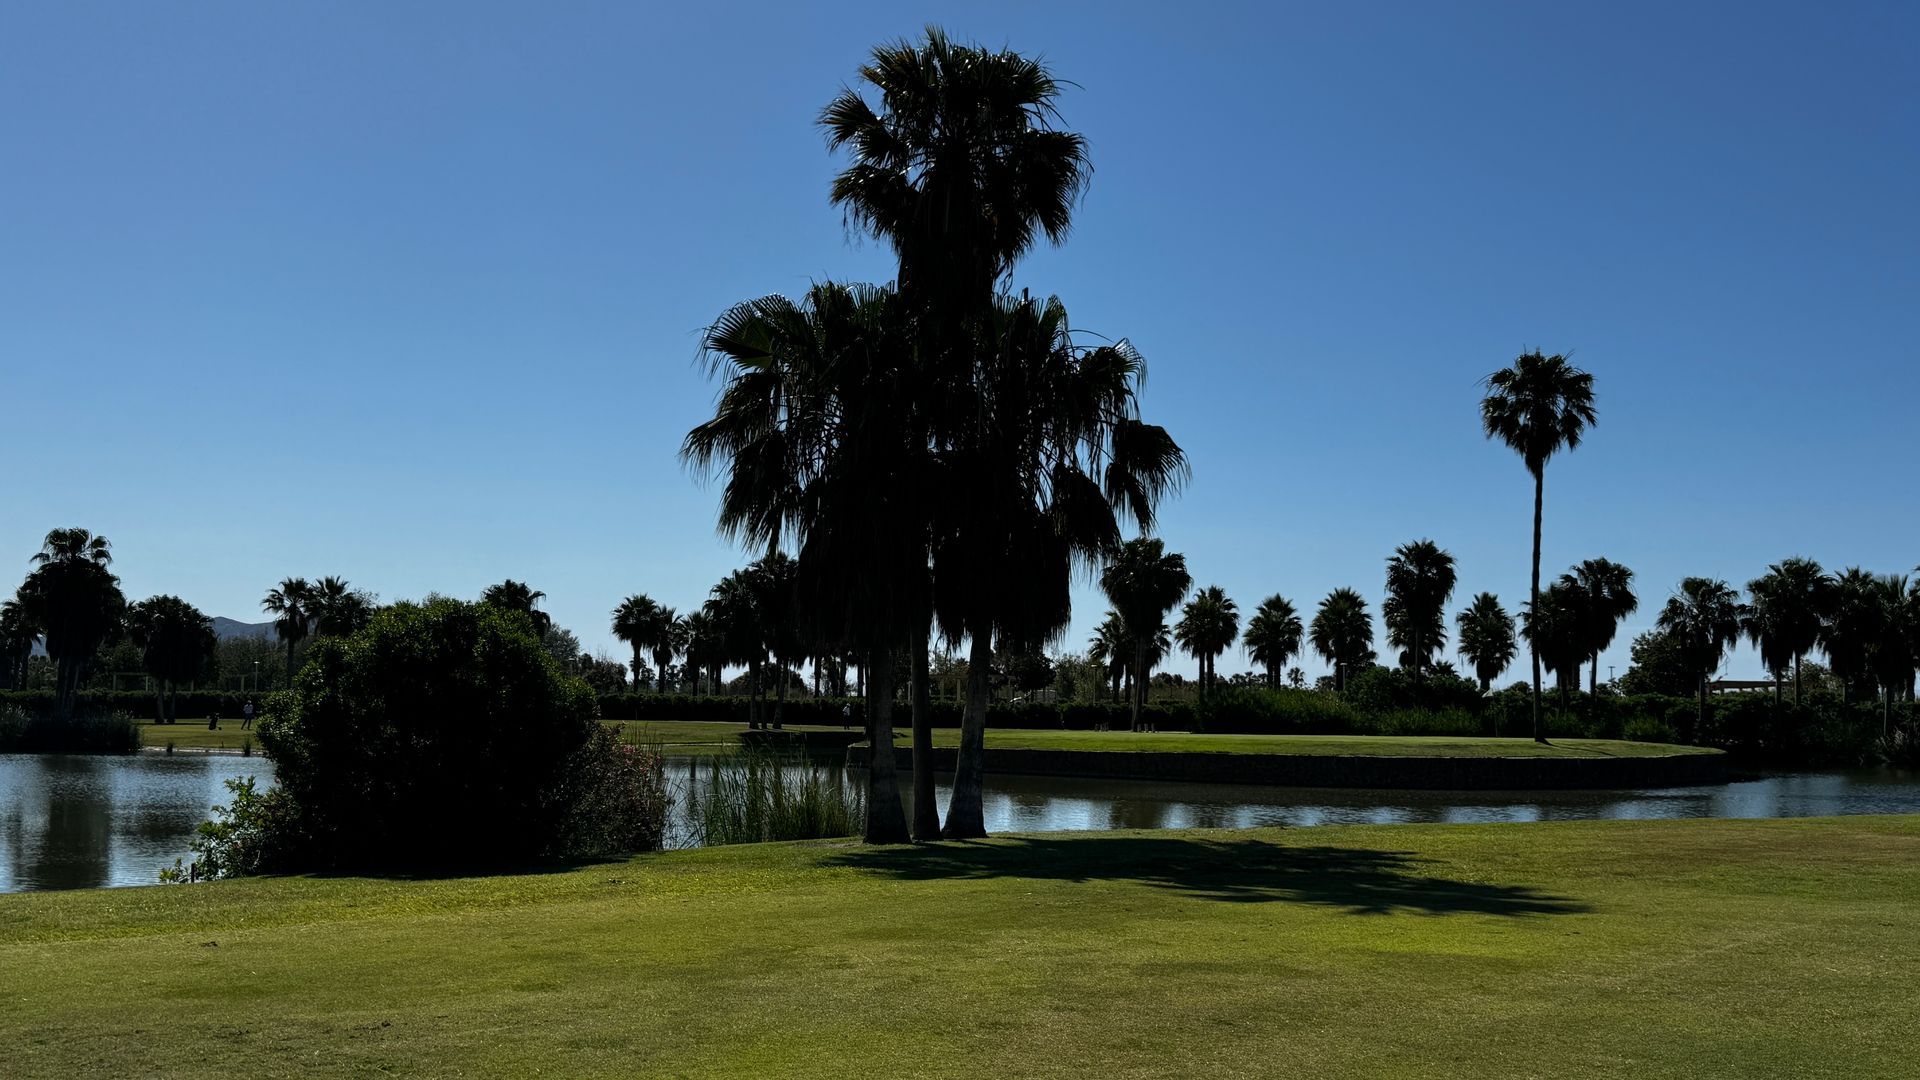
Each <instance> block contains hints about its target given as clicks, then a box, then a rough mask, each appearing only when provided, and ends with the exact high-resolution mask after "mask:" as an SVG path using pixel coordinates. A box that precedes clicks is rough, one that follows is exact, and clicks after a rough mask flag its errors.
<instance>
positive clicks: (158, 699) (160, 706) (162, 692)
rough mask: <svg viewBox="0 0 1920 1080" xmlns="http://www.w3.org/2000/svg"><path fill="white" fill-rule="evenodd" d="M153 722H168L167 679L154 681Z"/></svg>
mask: <svg viewBox="0 0 1920 1080" xmlns="http://www.w3.org/2000/svg"><path fill="white" fill-rule="evenodd" d="M153 722H154V723H156V724H164V723H166V722H167V682H166V680H165V679H155V680H153Z"/></svg>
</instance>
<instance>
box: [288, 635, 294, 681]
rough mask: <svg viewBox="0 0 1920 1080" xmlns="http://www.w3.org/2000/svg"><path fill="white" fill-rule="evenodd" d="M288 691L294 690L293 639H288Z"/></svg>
mask: <svg viewBox="0 0 1920 1080" xmlns="http://www.w3.org/2000/svg"><path fill="white" fill-rule="evenodd" d="M287 689H289V690H291V689H293V639H292V638H288V639H287Z"/></svg>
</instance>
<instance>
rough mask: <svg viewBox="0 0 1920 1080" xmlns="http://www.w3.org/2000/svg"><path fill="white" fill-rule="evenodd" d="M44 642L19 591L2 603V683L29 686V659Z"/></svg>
mask: <svg viewBox="0 0 1920 1080" xmlns="http://www.w3.org/2000/svg"><path fill="white" fill-rule="evenodd" d="M39 641H40V629H39V627H37V626H35V625H34V622H33V619H32V617H31V616H30V615H29V614H28V612H27V609H26V607H25V606H24V605H23V604H22V603H21V601H20V597H19V595H18V593H16V594H15V595H14V597H13V599H11V600H7V601H4V602H0V685H4V686H5V687H6V688H7V689H9V690H24V689H26V687H27V661H28V659H29V658H31V657H32V656H33V647H34V645H35V644H37V643H38V642H39Z"/></svg>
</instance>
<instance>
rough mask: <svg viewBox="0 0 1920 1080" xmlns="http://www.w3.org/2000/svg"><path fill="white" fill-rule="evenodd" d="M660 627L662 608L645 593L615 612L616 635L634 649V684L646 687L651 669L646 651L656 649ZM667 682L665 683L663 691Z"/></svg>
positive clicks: (628, 600) (630, 599) (621, 605)
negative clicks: (651, 648)
mask: <svg viewBox="0 0 1920 1080" xmlns="http://www.w3.org/2000/svg"><path fill="white" fill-rule="evenodd" d="M659 624H660V605H659V604H657V603H655V602H654V600H653V598H652V597H650V596H647V595H646V594H645V593H635V594H634V595H632V596H629V597H627V598H626V599H625V600H622V601H620V606H619V607H616V608H614V609H613V623H612V630H613V636H614V637H615V638H617V639H619V640H620V641H621V642H622V643H624V644H625V645H626V646H627V647H628V648H629V649H632V650H633V684H634V686H636V687H638V686H640V685H642V682H643V676H642V672H644V671H646V670H647V665H646V661H645V660H643V659H641V657H642V655H643V654H644V653H645V651H646V650H647V649H648V648H649V647H651V646H652V644H653V642H654V638H655V637H656V635H657V633H658V627H659ZM664 687H665V683H664V679H663V681H662V689H663V690H664Z"/></svg>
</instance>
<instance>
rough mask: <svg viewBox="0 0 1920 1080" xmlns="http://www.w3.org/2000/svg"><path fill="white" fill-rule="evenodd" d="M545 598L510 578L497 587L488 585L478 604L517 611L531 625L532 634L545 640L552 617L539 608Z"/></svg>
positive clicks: (536, 591) (542, 594) (523, 583)
mask: <svg viewBox="0 0 1920 1080" xmlns="http://www.w3.org/2000/svg"><path fill="white" fill-rule="evenodd" d="M546 598H547V594H546V593H543V592H541V591H540V590H538V589H535V588H533V587H532V586H530V585H528V584H527V583H526V582H524V581H515V580H513V579H512V578H508V579H507V580H505V581H503V582H501V583H500V584H498V585H489V586H487V587H486V589H485V590H484V591H482V592H481V593H480V602H481V603H483V604H486V605H488V606H489V607H497V608H501V609H504V610H506V611H517V612H519V613H520V614H522V615H525V616H526V617H527V619H528V621H530V622H532V623H533V632H534V634H535V635H537V636H539V637H541V638H545V637H546V636H547V631H548V630H551V629H553V616H551V615H549V614H547V613H546V612H544V611H541V610H540V608H539V604H540V601H542V600H545V599H546Z"/></svg>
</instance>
